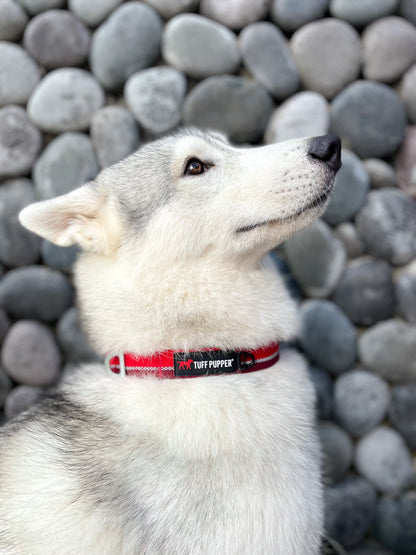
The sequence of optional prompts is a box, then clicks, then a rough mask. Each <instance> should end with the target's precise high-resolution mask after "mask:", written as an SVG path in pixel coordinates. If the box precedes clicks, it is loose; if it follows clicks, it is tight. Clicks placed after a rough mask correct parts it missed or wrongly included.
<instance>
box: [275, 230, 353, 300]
mask: <svg viewBox="0 0 416 555" xmlns="http://www.w3.org/2000/svg"><path fill="white" fill-rule="evenodd" d="M284 253H285V257H286V261H287V263H288V265H289V268H290V270H291V272H292V274H293V276H294V277H295V278H296V280H297V282H298V283H299V285H300V287H301V289H302V291H303V292H304V293H305V294H306V295H308V296H309V297H318V298H324V297H328V295H329V294H330V293H331V292H332V291H333V290H334V289H335V287H336V285H337V283H338V281H339V279H340V277H341V275H342V272H343V271H344V268H345V263H346V253H345V249H344V245H343V244H342V243H341V241H340V240H339V239H338V237H336V235H335V234H334V233H333V231H332V230H331V228H330V227H329V226H328V225H327V224H326V223H324V222H322V221H321V220H318V221H316V222H313V223H312V224H311V225H309V226H308V227H307V228H305V229H303V230H301V231H299V232H298V233H296V234H295V235H292V237H289V239H287V240H286V241H285V243H284Z"/></svg>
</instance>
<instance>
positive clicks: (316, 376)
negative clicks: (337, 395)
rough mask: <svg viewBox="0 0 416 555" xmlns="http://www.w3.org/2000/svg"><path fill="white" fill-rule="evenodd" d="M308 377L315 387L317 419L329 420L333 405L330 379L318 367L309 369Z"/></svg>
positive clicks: (326, 373)
mask: <svg viewBox="0 0 416 555" xmlns="http://www.w3.org/2000/svg"><path fill="white" fill-rule="evenodd" d="M309 377H310V379H311V381H312V383H313V385H314V387H315V393H316V415H317V417H318V418H320V419H328V418H331V416H332V409H333V404H334V391H333V390H334V386H333V384H332V380H331V377H330V376H329V374H328V372H326V370H323V369H322V368H319V367H318V366H310V367H309Z"/></svg>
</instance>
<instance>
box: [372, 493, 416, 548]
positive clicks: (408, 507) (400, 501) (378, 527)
mask: <svg viewBox="0 0 416 555" xmlns="http://www.w3.org/2000/svg"><path fill="white" fill-rule="evenodd" d="M415 521H416V492H414V491H409V492H407V493H405V494H404V495H403V496H400V497H396V498H393V497H391V496H386V497H383V498H382V499H381V501H380V503H379V505H378V507H377V513H376V519H375V526H374V531H375V535H376V537H378V538H379V539H380V541H382V542H383V544H384V545H386V546H387V547H389V548H390V549H392V551H391V553H392V554H396V553H397V554H403V555H412V553H416V534H415V527H414V523H415Z"/></svg>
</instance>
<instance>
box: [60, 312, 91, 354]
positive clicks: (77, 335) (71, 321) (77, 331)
mask: <svg viewBox="0 0 416 555" xmlns="http://www.w3.org/2000/svg"><path fill="white" fill-rule="evenodd" d="M56 335H57V338H58V343H59V346H60V347H61V349H62V351H63V353H64V355H65V360H66V361H69V362H91V361H97V360H99V357H98V355H97V353H96V352H95V351H94V349H93V348H92V347H91V345H90V343H89V341H88V338H87V336H86V335H85V332H84V330H83V329H82V326H81V322H80V317H79V313H78V310H77V309H76V308H75V307H71V308H70V309H68V310H67V311H66V312H64V314H63V315H62V316H61V318H60V319H59V321H58V325H57V326H56Z"/></svg>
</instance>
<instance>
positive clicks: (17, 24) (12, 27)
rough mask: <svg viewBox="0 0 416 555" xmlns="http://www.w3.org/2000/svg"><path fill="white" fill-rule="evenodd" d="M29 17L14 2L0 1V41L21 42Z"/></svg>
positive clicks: (12, 0) (11, 0) (8, 0)
mask: <svg viewBox="0 0 416 555" xmlns="http://www.w3.org/2000/svg"><path fill="white" fill-rule="evenodd" d="M27 22H28V17H27V15H26V12H25V11H24V10H23V9H22V7H21V6H20V4H18V3H17V2H15V1H14V0H0V40H11V41H13V40H19V39H20V37H21V36H22V33H23V29H24V28H25V27H26V24H27Z"/></svg>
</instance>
